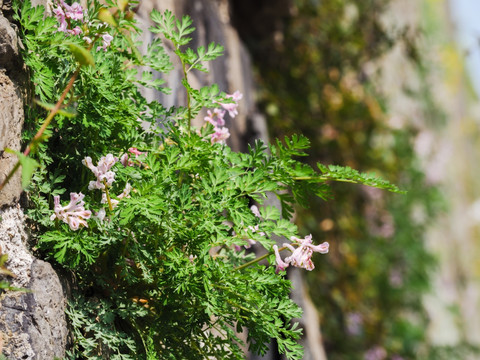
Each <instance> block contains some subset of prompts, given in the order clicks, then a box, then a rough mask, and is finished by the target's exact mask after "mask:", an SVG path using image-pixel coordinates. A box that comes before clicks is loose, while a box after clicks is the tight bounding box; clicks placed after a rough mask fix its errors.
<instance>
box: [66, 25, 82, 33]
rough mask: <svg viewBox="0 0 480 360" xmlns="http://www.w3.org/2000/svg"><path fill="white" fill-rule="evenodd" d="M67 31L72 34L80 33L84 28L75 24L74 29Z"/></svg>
mask: <svg viewBox="0 0 480 360" xmlns="http://www.w3.org/2000/svg"><path fill="white" fill-rule="evenodd" d="M67 32H68V33H69V34H71V35H80V34H81V33H82V29H80V27H78V26H75V27H74V28H73V29H72V30H67Z"/></svg>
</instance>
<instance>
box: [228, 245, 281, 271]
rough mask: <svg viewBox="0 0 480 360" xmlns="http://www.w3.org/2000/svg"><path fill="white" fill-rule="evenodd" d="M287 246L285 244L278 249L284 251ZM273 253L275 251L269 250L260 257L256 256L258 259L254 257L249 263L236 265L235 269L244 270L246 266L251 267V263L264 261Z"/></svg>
mask: <svg viewBox="0 0 480 360" xmlns="http://www.w3.org/2000/svg"><path fill="white" fill-rule="evenodd" d="M286 248H287V247H286V246H283V247H281V248H280V249H278V251H279V252H280V251H283V250H285V249H286ZM272 254H274V253H273V252H272V251H269V252H268V253H266V254H265V255H262V256H260V257H258V258H256V259H253V260H252V261H249V262H247V263H245V264H243V265H240V266H238V267H236V268H235V269H234V270H242V269H244V268H246V267H249V266H250V265H253V264H256V263H258V262H259V261H262V260H263V259H266V258H267V257H269V256H270V255H272Z"/></svg>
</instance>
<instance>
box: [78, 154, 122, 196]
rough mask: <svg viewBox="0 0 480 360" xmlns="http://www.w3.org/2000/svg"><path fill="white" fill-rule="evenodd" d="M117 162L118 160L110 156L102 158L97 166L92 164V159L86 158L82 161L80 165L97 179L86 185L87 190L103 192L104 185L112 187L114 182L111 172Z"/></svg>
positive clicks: (113, 174) (113, 175)
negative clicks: (90, 171) (86, 168)
mask: <svg viewBox="0 0 480 360" xmlns="http://www.w3.org/2000/svg"><path fill="white" fill-rule="evenodd" d="M117 161H118V158H116V157H115V156H113V155H112V154H108V155H107V156H103V157H102V158H101V159H100V161H99V162H98V165H97V166H94V165H93V163H92V158H91V157H90V156H87V157H86V158H85V159H83V160H82V164H83V165H85V166H86V167H88V168H89V169H90V170H92V172H93V174H94V175H95V176H96V177H97V181H90V183H89V184H88V190H93V189H100V190H104V189H105V185H107V186H112V184H113V182H114V181H115V173H114V172H113V171H111V170H110V169H111V168H112V166H113V165H115V163H116V162H117Z"/></svg>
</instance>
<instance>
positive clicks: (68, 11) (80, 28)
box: [53, 0, 113, 51]
mask: <svg viewBox="0 0 480 360" xmlns="http://www.w3.org/2000/svg"><path fill="white" fill-rule="evenodd" d="M53 13H54V14H55V17H56V18H57V21H58V22H59V25H58V27H57V29H58V31H61V32H64V33H65V34H68V35H80V34H82V33H84V31H86V33H84V35H85V36H84V37H83V40H84V41H85V42H86V43H87V44H91V43H92V41H93V40H92V38H91V37H89V36H87V35H88V32H89V31H88V30H85V28H87V29H88V28H90V27H92V24H87V25H88V26H85V25H86V22H85V21H84V10H83V8H82V5H80V4H79V3H77V2H74V3H73V4H72V5H68V4H67V3H66V2H65V1H64V0H58V1H57V7H56V8H55V9H54V10H53ZM95 37H96V38H102V46H98V47H97V51H98V50H100V49H103V50H104V51H107V48H108V47H109V46H110V43H111V42H112V40H113V36H112V35H110V34H108V33H100V34H96V35H95Z"/></svg>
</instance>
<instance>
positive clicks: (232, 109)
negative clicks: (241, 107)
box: [204, 90, 243, 144]
mask: <svg viewBox="0 0 480 360" xmlns="http://www.w3.org/2000/svg"><path fill="white" fill-rule="evenodd" d="M242 97H243V95H242V94H241V93H240V92H239V91H238V90H237V91H235V92H234V93H233V94H231V95H226V96H225V98H226V99H230V100H231V101H233V102H228V103H221V102H217V103H218V104H219V105H220V106H221V107H222V108H223V110H221V109H219V108H216V109H213V110H208V111H207V116H205V118H204V120H205V121H206V122H209V123H210V124H212V125H213V129H214V133H213V134H212V135H211V142H212V144H213V143H216V142H220V143H225V140H227V139H228V138H229V137H230V132H229V131H228V128H226V127H225V119H224V116H225V113H226V112H228V115H229V116H230V117H231V118H232V119H233V118H234V117H235V116H237V115H238V110H237V108H238V102H239V101H240V100H241V99H242Z"/></svg>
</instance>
